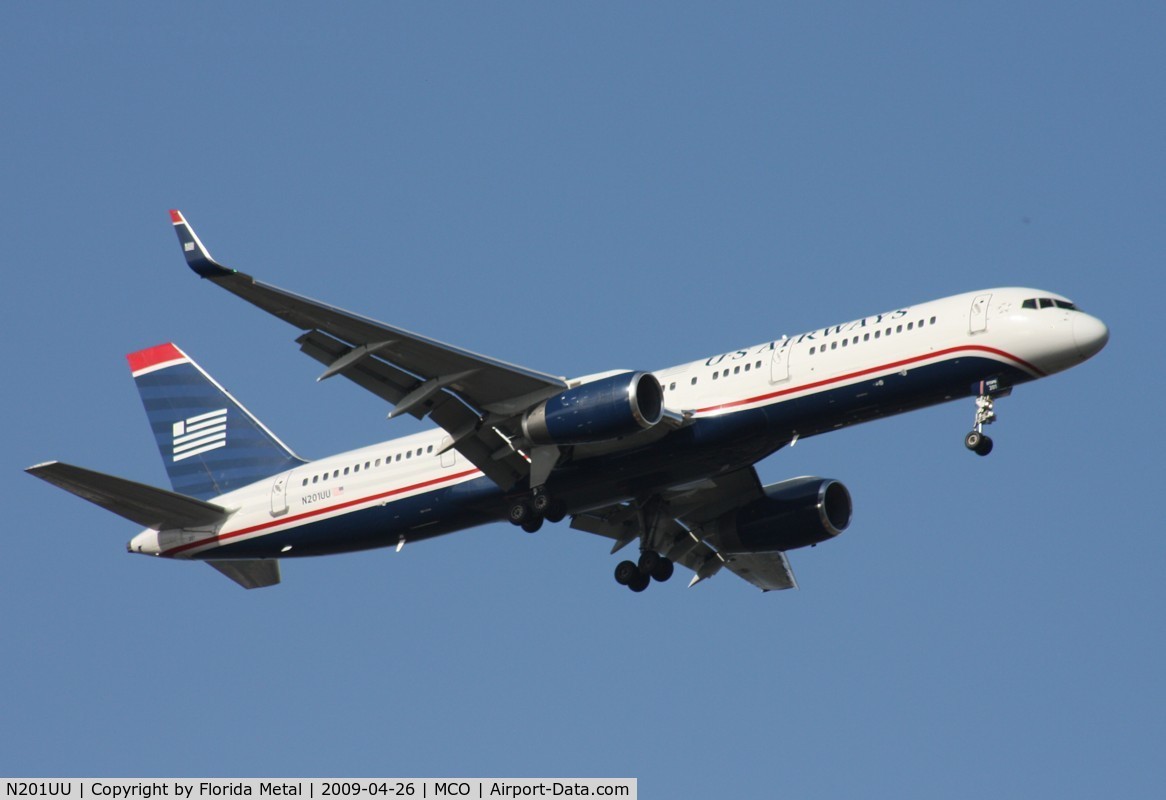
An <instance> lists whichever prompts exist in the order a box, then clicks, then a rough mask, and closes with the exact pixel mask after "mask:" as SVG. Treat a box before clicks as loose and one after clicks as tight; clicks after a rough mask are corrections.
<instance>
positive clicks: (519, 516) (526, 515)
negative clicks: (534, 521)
mask: <svg viewBox="0 0 1166 800" xmlns="http://www.w3.org/2000/svg"><path fill="white" fill-rule="evenodd" d="M532 516H534V512H533V511H532V509H531V507H530V503H528V502H526V501H525V500H519V501H518V502H517V503H514V504H513V505H511V506H510V523H511V524H512V525H521V524H522V523H524V522H526V521H527V520H528V519H530V518H531V517H532Z"/></svg>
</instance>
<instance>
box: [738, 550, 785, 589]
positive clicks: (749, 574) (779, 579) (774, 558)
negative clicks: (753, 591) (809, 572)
mask: <svg viewBox="0 0 1166 800" xmlns="http://www.w3.org/2000/svg"><path fill="white" fill-rule="evenodd" d="M725 568H726V569H728V570H729V571H730V572H732V573H733V574H734V575H737V576H738V577H740V578H744V579H745V580H747V581H749V583H751V584H753V585H754V586H756V587H757V588H758V589H760V590H761V591H763V592H772V591H776V590H778V589H796V588H798V582H797V580H796V579H795V578H794V572H793V570H792V569H791V568H790V565H789V559H788V558H786V557H785V553H753V554H750V555H746V556H732V557H731V558H729V559H728V561H727V562H726V563H725Z"/></svg>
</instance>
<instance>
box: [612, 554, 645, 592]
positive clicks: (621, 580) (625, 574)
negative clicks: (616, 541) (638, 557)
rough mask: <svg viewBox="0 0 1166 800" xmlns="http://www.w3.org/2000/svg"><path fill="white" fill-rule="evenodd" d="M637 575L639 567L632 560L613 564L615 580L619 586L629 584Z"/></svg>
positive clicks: (638, 574)
mask: <svg viewBox="0 0 1166 800" xmlns="http://www.w3.org/2000/svg"><path fill="white" fill-rule="evenodd" d="M639 576H640V568H639V567H637V566H636V563H635V562H634V561H621V562H619V563H618V564H616V565H615V582H616V583H618V584H619V585H620V586H630V585H631V582H632V581H633V580H636V579H637V578H639ZM641 591H643V590H642V589H641Z"/></svg>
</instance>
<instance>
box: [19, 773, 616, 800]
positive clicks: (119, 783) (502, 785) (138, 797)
mask: <svg viewBox="0 0 1166 800" xmlns="http://www.w3.org/2000/svg"><path fill="white" fill-rule="evenodd" d="M10 797H13V798H15V797H21V798H65V799H66V800H155V798H160V797H164V798H178V800H212V798H218V799H219V800H225V799H226V798H235V797H296V798H307V799H308V800H346V799H349V800H351V799H352V798H362V799H363V798H397V797H405V798H418V799H419V800H429V798H447V797H455V798H467V797H468V798H479V800H481V798H524V797H616V798H627V799H628V800H636V797H637V784H636V779H635V778H64V779H57V778H0V798H10Z"/></svg>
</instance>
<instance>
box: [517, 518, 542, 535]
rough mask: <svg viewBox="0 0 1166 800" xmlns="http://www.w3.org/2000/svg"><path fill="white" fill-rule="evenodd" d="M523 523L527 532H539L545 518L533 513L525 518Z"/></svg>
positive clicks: (523, 527)
mask: <svg viewBox="0 0 1166 800" xmlns="http://www.w3.org/2000/svg"><path fill="white" fill-rule="evenodd" d="M521 525H522V529H523V530H524V531H526V532H527V533H538V529H539V528H541V527H542V526H543V518H542V517H540V516H536V515H532V516H530V517H528V518H527V519H525V520H523V521H522V523H521Z"/></svg>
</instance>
